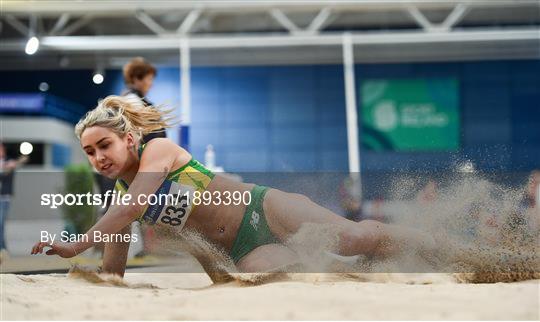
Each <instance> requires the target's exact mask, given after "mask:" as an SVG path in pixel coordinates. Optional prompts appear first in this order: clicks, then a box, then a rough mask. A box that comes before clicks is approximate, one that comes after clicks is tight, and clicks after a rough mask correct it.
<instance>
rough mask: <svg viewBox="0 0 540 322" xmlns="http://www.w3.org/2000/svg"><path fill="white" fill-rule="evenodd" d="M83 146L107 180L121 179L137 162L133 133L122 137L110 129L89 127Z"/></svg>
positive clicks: (84, 136) (82, 142) (92, 162)
mask: <svg viewBox="0 0 540 322" xmlns="http://www.w3.org/2000/svg"><path fill="white" fill-rule="evenodd" d="M81 146H82V148H83V150H84V152H85V153H86V156H87V157H88V160H89V161H90V163H91V164H92V166H94V168H95V169H96V170H97V171H98V172H99V173H100V174H102V175H104V176H105V177H107V178H111V179H115V178H118V177H120V176H121V175H122V174H123V173H124V172H125V171H126V169H128V168H129V167H130V166H131V165H132V164H133V163H134V162H135V160H134V158H135V156H136V152H134V151H135V140H134V137H133V135H132V134H131V133H128V134H126V135H124V137H120V136H118V134H116V133H114V132H113V131H111V130H110V129H108V128H104V127H100V126H93V127H89V128H87V129H85V130H84V132H83V133H82V135H81Z"/></svg>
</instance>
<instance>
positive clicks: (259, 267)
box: [236, 244, 298, 273]
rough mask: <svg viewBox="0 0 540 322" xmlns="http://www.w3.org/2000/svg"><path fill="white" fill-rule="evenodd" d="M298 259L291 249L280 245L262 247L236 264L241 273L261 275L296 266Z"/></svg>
mask: <svg viewBox="0 0 540 322" xmlns="http://www.w3.org/2000/svg"><path fill="white" fill-rule="evenodd" d="M297 260H298V257H297V256H296V255H295V253H294V252H293V251H292V250H290V249H289V248H287V247H285V246H283V245H280V244H267V245H262V246H259V247H257V248H255V249H254V250H252V251H251V252H249V253H248V254H247V255H245V256H244V257H242V259H240V260H239V261H238V263H236V267H237V268H238V270H239V271H240V272H246V273H261V272H270V271H276V270H278V269H279V268H282V267H286V266H289V265H292V264H296V263H297Z"/></svg>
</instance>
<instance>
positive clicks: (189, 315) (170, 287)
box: [0, 273, 540, 320]
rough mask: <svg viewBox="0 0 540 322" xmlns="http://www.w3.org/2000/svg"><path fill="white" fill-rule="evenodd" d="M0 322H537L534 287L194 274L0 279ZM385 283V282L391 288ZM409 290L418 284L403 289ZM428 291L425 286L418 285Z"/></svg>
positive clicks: (421, 279)
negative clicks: (112, 281)
mask: <svg viewBox="0 0 540 322" xmlns="http://www.w3.org/2000/svg"><path fill="white" fill-rule="evenodd" d="M0 278H1V287H2V289H1V294H2V297H1V305H2V307H1V316H0V318H1V319H2V320H19V319H25V320H66V319H70V320H80V319H85V320H91V319H99V320H119V319H124V320H201V319H203V320H225V319H227V320H231V319H232V320H242V319H265V320H274V319H279V320H300V319H310V320H328V319H332V320H352V319H354V320H362V319H370V320H378V319H404V320H412V319H430V320H439V319H444V320H461V319H466V320H477V319H489V320H524V319H526V320H538V319H539V318H540V312H539V307H540V304H539V303H540V302H539V292H540V291H539V282H540V281H539V280H533V281H525V282H518V283H509V284H504V283H496V284H458V283H455V282H454V281H453V279H452V278H450V277H449V276H448V275H421V276H418V275H417V276H408V277H407V276H404V275H394V276H393V277H391V278H390V279H389V278H388V276H387V275H379V276H378V277H376V279H377V280H378V281H379V282H360V281H358V280H352V279H346V278H341V277H339V276H337V275H322V274H310V275H295V276H293V278H292V280H287V281H281V282H274V283H268V284H264V285H259V286H250V287H246V286H239V285H238V284H236V283H230V284H226V285H221V286H211V282H210V280H209V278H208V277H207V276H206V275H205V274H201V273H182V274H180V273H128V274H127V275H126V278H125V281H126V282H127V283H129V284H130V285H135V284H137V283H150V284H152V285H154V286H156V287H158V288H154V289H153V288H149V287H146V288H145V287H143V288H128V287H117V286H109V285H100V284H92V283H90V282H88V281H85V280H81V279H75V278H71V277H66V276H65V275H63V274H62V275H61V274H51V275H27V276H22V275H14V274H2V275H0ZM391 279H393V281H391ZM407 282H408V283H411V282H416V283H419V284H408V283H407ZM421 283H432V284H421Z"/></svg>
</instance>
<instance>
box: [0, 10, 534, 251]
mask: <svg viewBox="0 0 540 322" xmlns="http://www.w3.org/2000/svg"><path fill="white" fill-rule="evenodd" d="M0 39H1V44H0V70H1V71H2V77H1V78H0V113H1V121H0V140H1V141H2V142H3V144H4V145H5V149H6V155H7V158H6V160H7V159H17V158H19V157H20V155H21V143H23V142H28V143H30V144H31V146H32V147H33V149H32V152H31V153H30V154H29V155H28V157H29V158H28V160H27V161H26V162H25V163H24V164H23V163H21V164H20V165H19V166H18V167H17V170H16V171H17V175H15V176H14V185H13V186H14V191H13V193H12V194H11V206H10V211H9V216H8V217H7V226H6V227H7V228H6V231H7V235H8V236H11V238H12V239H16V238H17V236H18V235H20V234H17V233H16V232H17V228H16V227H20V226H24V225H27V223H28V220H33V221H35V220H44V222H46V224H45V223H41V222H40V225H49V226H50V227H53V228H51V229H55V228H59V227H63V226H64V222H63V221H62V219H61V218H62V215H61V214H60V210H54V211H53V210H50V209H43V207H40V206H39V205H37V202H38V201H39V194H40V193H43V192H44V190H48V191H52V192H54V191H64V190H63V189H64V188H65V186H66V182H65V181H64V179H63V174H64V172H65V169H66V167H68V166H70V165H73V164H86V159H85V157H84V155H83V154H82V151H81V150H80V148H79V144H78V141H77V140H76V138H75V136H74V134H73V126H74V124H75V123H76V122H77V121H78V119H79V118H80V117H81V116H82V115H83V114H84V113H85V112H86V111H88V110H89V109H92V108H93V107H95V105H96V103H97V101H98V99H100V98H104V97H106V96H107V95H113V94H114V95H120V94H122V92H123V91H124V90H125V89H126V84H125V83H124V78H123V74H122V68H123V66H124V65H125V64H126V63H128V62H129V61H130V60H131V59H133V58H134V57H139V56H140V57H144V58H145V59H146V61H147V62H149V63H151V64H152V65H154V66H155V68H156V70H157V72H156V73H155V78H154V81H153V86H152V88H151V89H150V90H149V92H148V93H147V95H146V97H147V98H148V99H149V100H150V101H151V102H153V103H154V104H156V105H164V106H167V107H170V108H174V109H175V113H176V115H177V116H178V118H179V119H180V124H179V125H178V126H176V127H174V128H172V129H168V131H167V135H168V137H169V138H171V139H173V140H175V141H176V142H177V143H178V144H180V145H182V146H184V147H185V148H187V149H188V150H189V151H190V152H191V153H192V154H193V156H194V157H195V158H196V159H198V160H205V161H206V162H207V163H208V162H211V163H212V166H215V167H221V168H222V169H223V170H224V171H226V172H231V173H238V174H240V176H242V177H244V178H245V179H246V180H248V179H249V178H250V174H253V173H262V174H268V173H295V174H296V175H299V176H301V175H303V174H309V173H325V174H328V173H330V174H331V173H339V175H338V176H336V178H339V180H336V179H335V178H334V179H333V180H329V181H328V182H332V184H334V187H328V188H325V189H323V190H324V191H322V192H321V191H319V190H320V189H319V190H317V189H310V188H309V187H308V188H306V186H305V185H303V186H304V190H302V191H301V192H304V193H307V194H308V195H309V194H312V195H313V194H315V195H316V194H317V193H318V194H319V199H317V198H314V199H315V200H317V201H319V202H321V203H323V204H325V205H327V206H328V207H330V208H332V209H333V210H335V211H336V212H338V213H339V214H342V215H344V216H349V217H351V218H354V216H358V214H357V213H358V208H359V207H360V205H361V204H365V205H369V207H367V208H369V209H371V210H370V211H368V213H369V214H370V216H372V215H373V213H375V212H376V211H373V209H374V208H377V207H378V206H377V205H380V203H381V202H382V201H383V200H387V199H389V198H391V196H390V190H391V189H390V188H389V187H390V186H391V185H392V180H393V179H394V178H395V177H396V175H397V174H399V175H403V176H413V177H415V178H417V174H418V173H421V174H423V177H422V179H421V180H417V182H416V183H415V184H413V185H412V186H411V187H410V191H411V192H412V195H416V197H415V196H411V198H419V199H418V200H424V199H425V200H428V201H429V200H430V198H434V197H433V196H434V195H436V190H437V185H438V184H440V182H439V183H437V184H433V183H432V182H431V181H430V180H431V179H434V180H440V179H441V178H445V177H448V176H453V174H455V173H460V174H463V173H481V174H482V175H484V176H486V177H488V178H490V180H494V181H495V182H498V183H501V184H505V185H509V186H514V187H523V186H525V185H526V184H527V180H528V178H529V175H530V174H531V171H533V170H534V169H536V168H538V167H540V130H539V129H540V7H539V3H538V1H536V0H531V1H529V0H513V1H505V0H497V1H483V0H478V1H475V0H469V1H452V0H451V1H442V0H438V1H435V0H434V1H374V0H358V1H150V0H149V1H130V2H120V1H90V0H82V1H3V2H2V12H1V20H0ZM98 75H99V76H98ZM210 145H211V147H210ZM209 159H210V161H209ZM24 173H29V175H27V176H25V175H24ZM349 173H360V175H359V176H352V177H351V178H349V179H346V178H344V177H345V176H343V174H347V175H348V174H349ZM30 174H31V175H30ZM51 174H53V175H51ZM40 175H41V176H43V179H39V180H40V181H39V182H42V183H40V184H36V182H37V181H36V180H38V179H36V178H37V177H38V176H40ZM258 179H259V180H262V181H264V179H261V178H258ZM304 179H305V178H304V177H303V179H302V180H304ZM255 180H257V178H255ZM531 180H532V179H531ZM539 180H540V179H539ZM44 182H46V183H47V184H45V183H44ZM261 183H264V182H261ZM274 184H275V185H277V186H279V185H280V184H279V183H278V182H274ZM535 185H536V186H537V183H535ZM536 186H535V187H536ZM290 187H291V186H289V189H287V186H286V185H285V187H282V188H284V189H286V190H289V191H291V190H293V189H291V188H290ZM532 189H533V190H534V189H536V188H532ZM330 190H331V193H330V192H329V191H330ZM320 198H326V199H328V200H320ZM30 200H34V201H36V202H33V201H30ZM351 209H352V210H351ZM355 209H356V210H355ZM351 212H352V214H350V213H351ZM355 213H356V214H355ZM379 215H380V214H379ZM381 216H382V215H381ZM360 217H365V215H363V216H360ZM54 219H56V220H57V221H54ZM10 227H11V229H10ZM12 244H13V243H12ZM14 244H15V246H14V247H15V248H14V249H13V252H15V253H17V252H22V251H23V250H24V249H25V247H26V244H25V243H18V244H17V243H14ZM16 245H22V246H20V248H18V249H17V247H18V246H16Z"/></svg>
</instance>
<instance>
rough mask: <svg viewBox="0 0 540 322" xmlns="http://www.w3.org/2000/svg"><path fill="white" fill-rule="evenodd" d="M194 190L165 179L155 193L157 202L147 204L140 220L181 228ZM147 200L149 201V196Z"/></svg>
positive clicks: (190, 205) (184, 222)
mask: <svg viewBox="0 0 540 322" xmlns="http://www.w3.org/2000/svg"><path fill="white" fill-rule="evenodd" d="M194 191H195V188H194V187H192V186H188V185H182V184H178V183H177V182H174V181H170V180H165V181H164V182H163V184H162V185H161V187H160V188H159V189H158V190H157V191H156V193H155V198H157V199H156V200H157V201H158V202H157V203H156V204H149V205H148V208H147V209H146V211H145V213H144V215H143V216H142V220H143V221H144V222H146V223H148V224H151V225H154V224H157V225H166V226H170V227H172V228H174V229H175V230H178V231H180V230H182V228H184V225H185V224H186V221H187V219H188V217H189V215H190V213H191V209H192V204H191V200H190V197H191V196H192V195H193V192H194ZM148 201H149V203H150V198H148ZM152 203H153V202H152Z"/></svg>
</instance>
